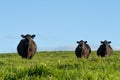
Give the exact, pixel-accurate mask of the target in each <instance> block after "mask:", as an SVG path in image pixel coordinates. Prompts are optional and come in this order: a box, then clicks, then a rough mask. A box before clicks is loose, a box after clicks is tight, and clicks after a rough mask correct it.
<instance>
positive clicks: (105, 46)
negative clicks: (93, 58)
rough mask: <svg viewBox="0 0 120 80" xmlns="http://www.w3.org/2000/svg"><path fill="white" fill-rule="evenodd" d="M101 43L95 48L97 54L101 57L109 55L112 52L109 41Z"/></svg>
mask: <svg viewBox="0 0 120 80" xmlns="http://www.w3.org/2000/svg"><path fill="white" fill-rule="evenodd" d="M101 43H102V44H101V45H100V47H99V48H98V50H97V55H98V56H101V57H105V56H110V55H111V54H112V52H113V49H112V47H111V46H110V43H111V41H106V40H105V41H101Z"/></svg>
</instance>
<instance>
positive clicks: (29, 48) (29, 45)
mask: <svg viewBox="0 0 120 80" xmlns="http://www.w3.org/2000/svg"><path fill="white" fill-rule="evenodd" d="M21 37H22V38H23V39H22V40H21V41H20V43H19V44H18V46H17V52H18V54H19V55H20V56H21V57H22V58H28V59H31V58H32V57H33V56H34V54H35V53H36V50H37V46H36V43H35V42H34V41H33V38H34V37H35V35H30V34H26V35H21Z"/></svg>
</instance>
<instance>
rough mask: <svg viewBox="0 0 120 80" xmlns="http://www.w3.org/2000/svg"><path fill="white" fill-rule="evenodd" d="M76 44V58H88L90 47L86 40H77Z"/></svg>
mask: <svg viewBox="0 0 120 80" xmlns="http://www.w3.org/2000/svg"><path fill="white" fill-rule="evenodd" d="M77 43H78V46H77V47H76V50H75V54H76V56H77V57H78V58H81V57H84V58H88V57H89V55H90V53H91V48H90V46H89V45H88V44H87V41H83V40H81V41H77Z"/></svg>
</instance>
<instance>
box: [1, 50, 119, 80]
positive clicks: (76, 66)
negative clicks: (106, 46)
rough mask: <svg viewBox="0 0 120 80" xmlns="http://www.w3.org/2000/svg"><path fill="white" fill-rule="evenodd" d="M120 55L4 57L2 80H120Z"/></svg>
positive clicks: (57, 54) (57, 53) (70, 52)
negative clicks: (103, 56) (78, 57)
mask: <svg viewBox="0 0 120 80" xmlns="http://www.w3.org/2000/svg"><path fill="white" fill-rule="evenodd" d="M119 62H120V52H119V51H114V53H113V54H112V55H111V56H110V57H105V58H101V57H98V56H97V55H96V52H95V51H94V52H92V53H91V55H90V56H89V58H88V59H84V58H80V59H77V58H76V56H75V53H74V52H72V51H57V52H55V51H53V52H47V51H46V52H38V53H36V55H35V56H34V57H33V58H32V59H31V60H29V59H23V58H21V57H20V56H19V55H18V54H17V53H14V54H0V80H120V64H119Z"/></svg>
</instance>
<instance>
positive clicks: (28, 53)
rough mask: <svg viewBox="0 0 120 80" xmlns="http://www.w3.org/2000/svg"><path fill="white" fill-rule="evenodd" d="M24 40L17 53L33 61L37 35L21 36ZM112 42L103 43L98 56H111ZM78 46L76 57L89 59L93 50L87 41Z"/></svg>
mask: <svg viewBox="0 0 120 80" xmlns="http://www.w3.org/2000/svg"><path fill="white" fill-rule="evenodd" d="M21 37H22V38H23V39H22V40H21V41H20V43H19V44H18V46H17V52H18V54H19V55H20V56H21V57H22V58H28V59H31V58H32V57H33V56H34V55H35V53H36V51H37V46H36V43H35V42H34V41H33V39H34V37H35V35H30V34H26V35H21ZM110 43H111V41H107V40H105V41H101V45H100V47H99V48H98V50H97V55H98V56H101V57H105V56H110V55H111V54H112V52H113V49H112V47H111V46H110ZM77 44H78V46H77V47H76V49H75V55H76V57H78V58H81V57H84V58H88V57H89V55H90V53H91V48H90V46H89V45H88V44H87V41H83V40H81V41H77Z"/></svg>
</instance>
